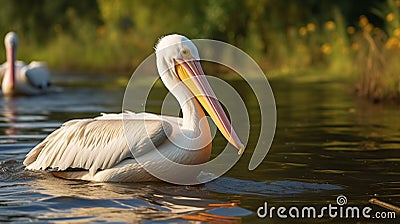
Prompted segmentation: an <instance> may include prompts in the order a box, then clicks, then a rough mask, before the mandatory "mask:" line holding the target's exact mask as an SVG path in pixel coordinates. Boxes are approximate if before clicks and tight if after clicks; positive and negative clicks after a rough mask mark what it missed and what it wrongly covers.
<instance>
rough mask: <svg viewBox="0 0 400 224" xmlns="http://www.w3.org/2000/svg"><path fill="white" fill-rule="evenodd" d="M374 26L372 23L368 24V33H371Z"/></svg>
mask: <svg viewBox="0 0 400 224" xmlns="http://www.w3.org/2000/svg"><path fill="white" fill-rule="evenodd" d="M373 28H374V26H373V25H372V24H371V23H368V24H367V25H366V26H365V27H364V30H365V31H367V32H371V31H372V29H373Z"/></svg>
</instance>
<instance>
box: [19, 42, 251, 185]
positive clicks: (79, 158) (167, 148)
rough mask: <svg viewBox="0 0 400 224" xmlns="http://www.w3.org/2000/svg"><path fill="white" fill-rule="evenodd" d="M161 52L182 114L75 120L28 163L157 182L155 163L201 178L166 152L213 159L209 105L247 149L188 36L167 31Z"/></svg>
mask: <svg viewBox="0 0 400 224" xmlns="http://www.w3.org/2000/svg"><path fill="white" fill-rule="evenodd" d="M156 58H157V69H158V73H159V75H160V77H161V80H162V81H163V83H164V85H165V86H166V87H167V89H168V90H169V91H170V92H171V93H172V94H173V95H174V97H175V98H176V99H177V101H178V102H179V105H180V107H181V109H182V115H183V116H182V117H172V116H160V115H156V114H151V113H133V112H129V111H128V112H124V113H120V114H103V115H102V116H99V117H96V118H92V119H78V120H71V121H68V122H66V123H64V124H63V125H62V126H61V127H60V128H59V129H57V130H55V131H54V132H53V133H51V134H50V135H49V136H48V137H47V138H46V139H44V140H43V141H42V142H41V143H40V144H38V145H37V146H36V147H35V148H33V149H32V150H31V151H30V152H29V153H28V154H27V155H26V158H25V160H24V165H26V169H28V170H47V171H50V172H52V173H53V174H54V175H55V176H57V177H61V178H66V179H81V180H88V181H99V182H141V181H153V180H157V178H156V177H154V176H153V175H151V174H149V173H148V172H147V170H148V169H149V168H151V169H152V170H156V172H158V173H162V174H167V175H172V176H177V175H178V176H180V178H195V177H196V176H197V175H198V174H199V172H200V171H201V170H195V171H190V172H180V171H178V170H176V169H173V167H171V165H170V164H167V163H165V162H164V161H165V160H163V159H162V157H165V158H167V159H168V160H170V161H173V162H174V163H177V164H185V165H197V164H203V163H205V162H207V161H208V160H209V158H210V154H211V142H212V137H211V134H210V127H209V124H208V122H207V119H206V117H205V116H206V115H205V113H204V110H203V108H204V109H205V110H206V111H207V113H208V114H209V115H210V117H211V118H212V120H213V121H214V123H215V124H216V126H217V127H218V129H219V130H220V131H221V133H222V134H223V135H224V136H225V138H226V139H227V140H228V141H229V142H230V143H231V144H232V145H233V146H235V147H236V148H237V149H238V150H239V153H241V152H242V151H243V149H244V146H243V144H242V143H241V142H240V139H239V138H238V136H237V135H236V133H235V131H234V130H233V128H232V125H231V124H230V122H229V120H228V118H227V116H226V114H225V112H224V110H223V109H222V107H221V105H220V103H219V101H218V100H217V98H216V96H215V93H214V92H213V90H212V89H211V87H210V85H209V83H208V82H207V79H206V78H205V75H204V72H203V70H202V68H201V65H200V62H199V60H200V58H199V55H198V51H197V48H196V47H195V45H194V44H193V43H192V42H191V41H190V40H189V39H188V38H186V37H184V36H181V35H177V34H173V35H168V36H165V37H163V38H162V39H160V41H159V43H158V44H157V45H156ZM154 148H156V149H157V150H154Z"/></svg>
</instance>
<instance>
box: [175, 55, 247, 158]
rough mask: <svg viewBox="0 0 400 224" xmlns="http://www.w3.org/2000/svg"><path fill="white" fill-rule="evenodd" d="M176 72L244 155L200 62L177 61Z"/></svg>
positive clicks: (224, 134)
mask: <svg viewBox="0 0 400 224" xmlns="http://www.w3.org/2000/svg"><path fill="white" fill-rule="evenodd" d="M175 71H176V73H177V75H178V76H179V79H180V80H181V81H183V83H184V84H185V85H186V86H187V87H188V89H189V90H190V91H191V92H192V93H193V95H194V96H195V97H196V98H197V100H198V101H199V102H200V104H201V105H202V106H203V108H204V109H205V110H206V111H207V113H208V114H209V115H210V117H211V119H212V120H213V121H214V123H215V124H216V126H217V127H218V129H219V130H220V131H221V133H222V135H223V136H224V137H225V138H226V139H227V140H228V142H229V143H231V144H232V145H233V146H235V147H236V148H237V149H238V150H239V152H238V154H239V155H240V154H242V153H243V151H244V146H243V144H242V143H241V141H240V139H239V137H238V136H237V134H236V132H235V130H234V129H233V127H232V125H231V123H230V122H229V119H228V117H227V116H226V114H225V112H224V110H223V109H222V106H221V104H220V103H219V101H218V99H217V97H216V95H215V93H214V91H213V90H212V88H211V86H210V84H209V83H208V81H207V79H206V76H205V75H204V72H203V69H202V68H201V65H200V62H199V61H198V60H195V59H189V60H182V59H176V60H175Z"/></svg>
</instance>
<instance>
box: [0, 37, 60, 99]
mask: <svg viewBox="0 0 400 224" xmlns="http://www.w3.org/2000/svg"><path fill="white" fill-rule="evenodd" d="M4 45H5V47H6V57H7V61H6V63H4V64H2V65H1V66H0V77H2V85H1V90H2V93H3V95H38V94H44V93H48V92H55V91H57V90H58V88H57V87H55V86H53V85H52V84H51V82H50V72H49V70H48V69H47V66H46V64H45V63H43V62H37V61H32V62H31V63H30V64H29V65H27V64H25V63H24V62H22V61H15V58H16V51H17V47H18V37H17V34H16V33H14V32H9V33H7V35H6V36H5V38H4Z"/></svg>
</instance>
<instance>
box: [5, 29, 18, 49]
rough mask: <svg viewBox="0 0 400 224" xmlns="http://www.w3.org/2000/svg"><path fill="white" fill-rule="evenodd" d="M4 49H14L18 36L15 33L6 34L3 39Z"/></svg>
mask: <svg viewBox="0 0 400 224" xmlns="http://www.w3.org/2000/svg"><path fill="white" fill-rule="evenodd" d="M4 45H5V46H6V48H16V47H17V46H18V36H17V34H16V33H15V32H8V33H7V34H6V36H5V37H4Z"/></svg>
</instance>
